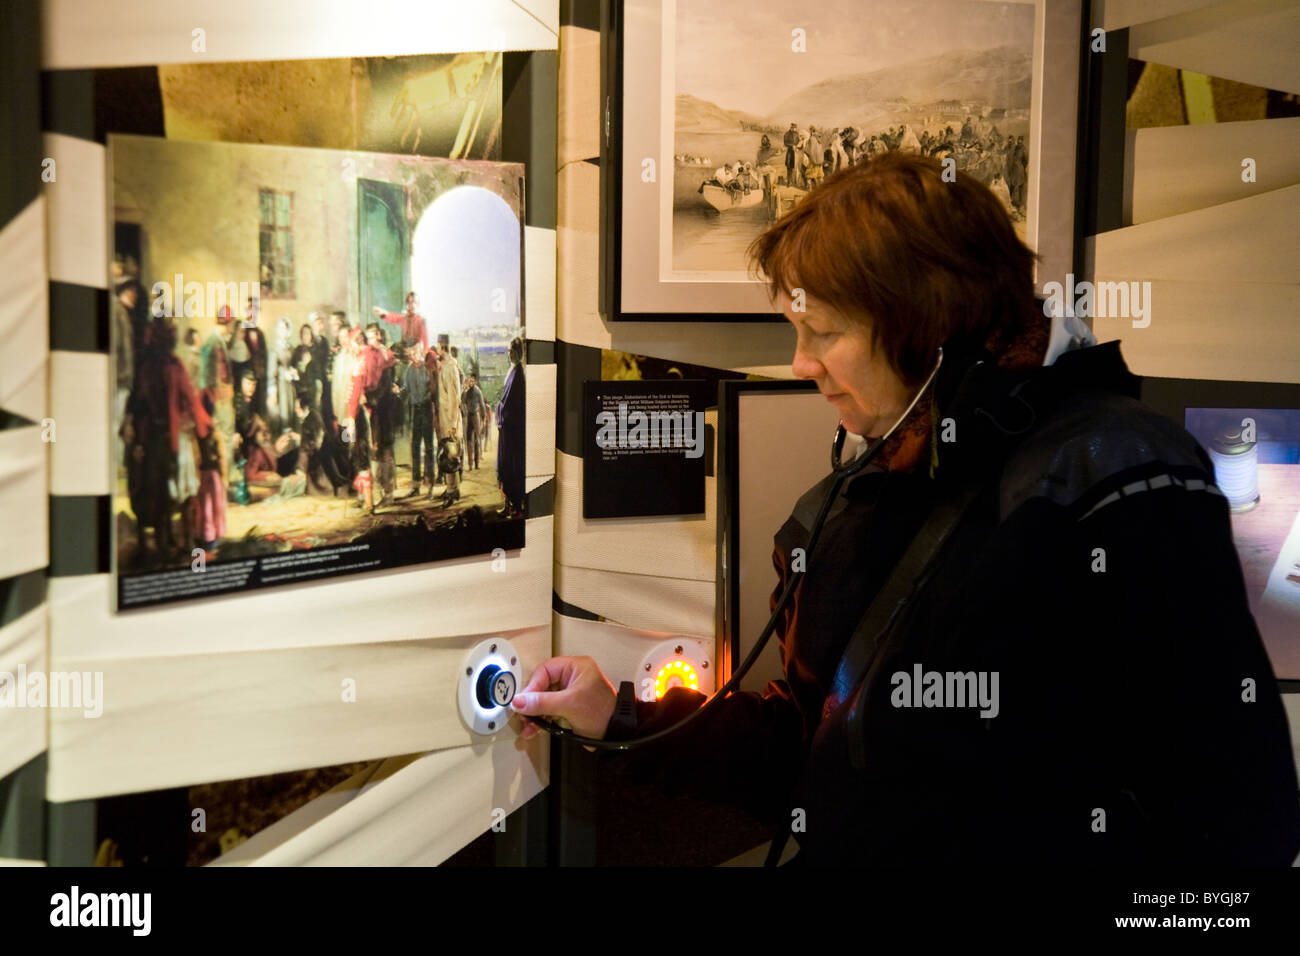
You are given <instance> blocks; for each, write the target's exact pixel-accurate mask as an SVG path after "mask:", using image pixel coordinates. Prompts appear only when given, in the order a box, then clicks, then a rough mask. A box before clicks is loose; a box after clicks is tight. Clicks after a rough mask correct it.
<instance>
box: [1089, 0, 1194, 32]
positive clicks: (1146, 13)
mask: <svg viewBox="0 0 1300 956" xmlns="http://www.w3.org/2000/svg"><path fill="white" fill-rule="evenodd" d="M1218 2H1219V0H1096V2H1095V3H1093V5H1092V25H1093V26H1094V27H1101V28H1102V29H1105V30H1120V29H1123V28H1124V27H1131V26H1133V24H1135V23H1146V22H1147V21H1149V20H1161V19H1164V18H1165V17H1172V16H1176V15H1178V14H1180V13H1188V12H1190V11H1192V10H1200V9H1202V8H1204V7H1212V6H1214V5H1215V4H1216V3H1218Z"/></svg>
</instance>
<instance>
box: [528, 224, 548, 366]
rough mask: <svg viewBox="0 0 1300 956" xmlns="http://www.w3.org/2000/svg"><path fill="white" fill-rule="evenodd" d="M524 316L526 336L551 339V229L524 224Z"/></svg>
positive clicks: (545, 339) (546, 340)
mask: <svg viewBox="0 0 1300 956" xmlns="http://www.w3.org/2000/svg"><path fill="white" fill-rule="evenodd" d="M524 270H525V272H526V273H527V276H526V279H525V281H524V296H525V299H526V309H527V314H526V315H525V316H524V325H525V326H526V328H525V331H526V332H527V333H528V338H530V339H537V340H539V341H544V342H554V341H555V230H554V229H543V228H541V227H539V226H525V227H524Z"/></svg>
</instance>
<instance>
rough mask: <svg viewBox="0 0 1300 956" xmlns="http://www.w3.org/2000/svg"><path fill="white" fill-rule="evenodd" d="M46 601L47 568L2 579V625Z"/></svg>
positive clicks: (0, 624)
mask: <svg viewBox="0 0 1300 956" xmlns="http://www.w3.org/2000/svg"><path fill="white" fill-rule="evenodd" d="M44 602H45V569H44V568H38V569H37V570H35V571H28V572H27V573H26V574H18V575H15V576H14V577H12V578H5V579H4V580H3V581H0V627H4V626H5V625H6V624H9V623H11V622H13V621H16V620H18V618H20V617H22V616H23V615H24V614H27V613H29V612H31V611H34V610H36V609H37V608H38V607H40V606H41V605H42V604H43V603H44Z"/></svg>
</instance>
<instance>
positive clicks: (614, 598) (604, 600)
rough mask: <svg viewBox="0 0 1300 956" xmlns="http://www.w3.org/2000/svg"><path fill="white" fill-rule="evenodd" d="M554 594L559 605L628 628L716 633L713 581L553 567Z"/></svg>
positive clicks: (599, 569)
mask: <svg viewBox="0 0 1300 956" xmlns="http://www.w3.org/2000/svg"><path fill="white" fill-rule="evenodd" d="M555 593H556V594H558V595H559V596H560V599H561V600H562V601H567V602H568V603H569V604H572V605H574V606H576V607H580V608H582V609H584V610H587V611H590V612H591V613H592V614H599V615H600V616H601V617H605V618H609V620H611V621H615V622H617V623H619V624H624V625H626V626H628V627H635V628H641V629H643V630H666V631H672V632H674V633H679V634H712V633H713V632H714V630H715V629H716V623H715V618H714V608H715V606H716V603H717V598H716V594H715V586H714V582H713V581H690V580H686V579H684V578H666V577H662V576H659V575H654V574H628V573H626V572H620V571H606V570H603V569H601V568H577V567H568V566H565V565H563V564H556V566H555Z"/></svg>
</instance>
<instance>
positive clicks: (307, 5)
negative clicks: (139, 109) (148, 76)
mask: <svg viewBox="0 0 1300 956" xmlns="http://www.w3.org/2000/svg"><path fill="white" fill-rule="evenodd" d="M553 7H554V10H552V8H553ZM558 10H559V8H558V2H557V0H529V2H528V3H526V4H524V5H520V4H516V3H512V2H510V0H474V2H473V3H463V2H461V0H367V2H366V3H356V2H355V0H277V2H275V3H263V2H261V0H225V2H224V3H220V4H212V3H207V2H204V0H175V2H172V3H166V4H159V3H156V2H153V0H115V2H114V3H101V2H99V0H45V3H44V4H43V6H42V23H41V27H42V38H41V39H42V66H43V68H44V69H47V70H68V69H83V68H86V67H96V66H139V65H146V64H153V63H205V62H212V63H222V62H231V61H238V60H303V59H315V58H320V57H340V56H412V55H416V54H423V53H460V52H465V51H478V50H553V49H555V47H556V43H557V38H558V29H557V28H558V22H559V12H558ZM196 29H202V30H203V31H204V34H203V49H201V50H200V49H195V47H196V45H197V44H196V38H195V34H194V33H193V31H194V30H196Z"/></svg>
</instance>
